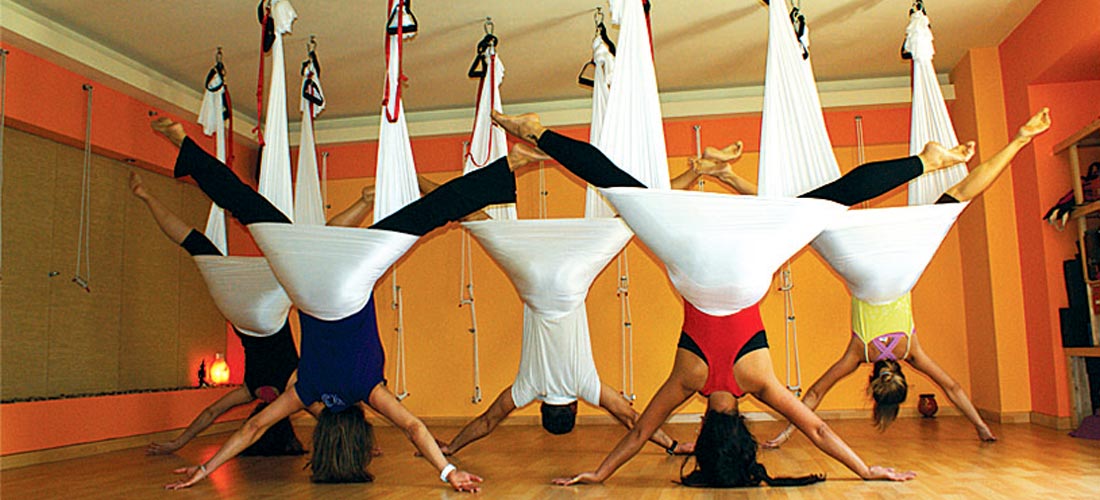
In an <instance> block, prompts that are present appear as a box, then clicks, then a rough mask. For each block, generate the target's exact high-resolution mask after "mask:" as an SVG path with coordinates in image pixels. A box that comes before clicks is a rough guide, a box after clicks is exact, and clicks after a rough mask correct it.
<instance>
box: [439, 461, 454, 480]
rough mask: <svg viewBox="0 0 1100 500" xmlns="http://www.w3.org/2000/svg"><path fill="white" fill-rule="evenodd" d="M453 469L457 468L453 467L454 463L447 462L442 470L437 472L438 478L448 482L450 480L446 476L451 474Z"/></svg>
mask: <svg viewBox="0 0 1100 500" xmlns="http://www.w3.org/2000/svg"><path fill="white" fill-rule="evenodd" d="M455 469H458V467H455V464H447V466H446V467H444V468H443V472H440V473H439V480H440V481H443V482H444V483H449V482H450V481H447V476H449V475H451V473H452V472H454V471H455Z"/></svg>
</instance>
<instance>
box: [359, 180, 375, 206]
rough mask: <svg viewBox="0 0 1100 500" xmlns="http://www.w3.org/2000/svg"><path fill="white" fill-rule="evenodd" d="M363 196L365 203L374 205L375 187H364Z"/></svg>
mask: <svg viewBox="0 0 1100 500" xmlns="http://www.w3.org/2000/svg"><path fill="white" fill-rule="evenodd" d="M361 196H362V197H363V203H366V204H367V205H374V185H373V184H371V185H370V186H363V194H362V195H361Z"/></svg>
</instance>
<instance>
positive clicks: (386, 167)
mask: <svg viewBox="0 0 1100 500" xmlns="http://www.w3.org/2000/svg"><path fill="white" fill-rule="evenodd" d="M386 43H387V45H388V46H389V61H388V63H387V66H386V68H387V70H386V81H387V85H386V89H388V91H389V95H387V96H385V98H384V104H383V106H382V116H381V118H380V120H381V125H380V126H379V130H378V161H377V164H376V165H377V172H376V173H375V181H374V185H375V196H374V220H375V221H380V220H382V219H384V218H386V217H388V216H389V215H390V214H392V213H394V212H396V211H398V210H400V209H401V208H402V207H404V206H405V205H408V204H409V203H412V202H413V201H415V200H416V199H418V198H420V189H419V185H418V184H417V182H416V165H415V163H414V162H413V154H412V144H411V142H410V140H409V128H408V125H407V124H406V122H405V106H404V103H402V102H401V99H400V98H399V97H400V95H399V93H398V89H399V88H400V86H401V85H403V83H402V79H403V78H402V74H401V56H402V53H401V50H402V45H403V43H402V41H401V37H399V36H396V35H387V36H386ZM391 117H392V118H394V121H392V122H391V121H390V118H391Z"/></svg>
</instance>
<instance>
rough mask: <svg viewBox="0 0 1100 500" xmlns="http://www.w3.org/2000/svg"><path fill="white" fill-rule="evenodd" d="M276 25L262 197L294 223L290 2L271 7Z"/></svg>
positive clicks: (262, 160)
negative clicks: (287, 38) (286, 49)
mask: <svg viewBox="0 0 1100 500" xmlns="http://www.w3.org/2000/svg"><path fill="white" fill-rule="evenodd" d="M271 17H272V19H274V21H275V43H274V44H273V45H272V46H271V84H270V85H269V87H268V96H267V117H266V119H265V121H264V140H265V143H264V149H263V157H262V158H260V186H259V187H260V189H259V191H260V193H261V194H263V195H264V197H266V198H267V199H268V201H270V202H271V204H272V205H275V208H278V209H279V211H281V212H283V215H286V216H287V218H288V219H290V220H294V197H293V194H292V193H291V186H292V185H291V179H290V138H289V137H288V132H287V123H286V121H287V113H286V62H285V61H284V60H283V35H284V34H286V33H290V30H291V27H292V26H293V25H294V20H295V19H297V18H298V13H297V12H295V11H294V7H292V6H291V5H290V2H289V1H288V0H275V1H273V2H272V4H271Z"/></svg>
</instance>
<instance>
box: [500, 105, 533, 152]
mask: <svg viewBox="0 0 1100 500" xmlns="http://www.w3.org/2000/svg"><path fill="white" fill-rule="evenodd" d="M493 121H494V122H496V124H497V125H500V128H502V129H504V131H505V132H508V133H509V134H512V135H514V136H516V137H518V138H520V139H523V140H525V141H527V142H530V143H531V144H535V145H537V144H538V142H539V137H542V133H543V132H545V131H546V127H543V126H542V123H541V122H540V121H539V115H536V114H534V113H525V114H522V115H506V114H504V113H497V112H496V111H493Z"/></svg>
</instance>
